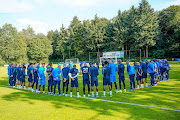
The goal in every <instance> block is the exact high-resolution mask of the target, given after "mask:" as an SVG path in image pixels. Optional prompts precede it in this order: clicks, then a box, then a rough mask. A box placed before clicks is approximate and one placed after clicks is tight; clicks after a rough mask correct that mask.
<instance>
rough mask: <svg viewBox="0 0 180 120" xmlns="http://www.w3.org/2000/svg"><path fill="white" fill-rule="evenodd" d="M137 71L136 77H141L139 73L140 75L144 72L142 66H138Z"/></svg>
mask: <svg viewBox="0 0 180 120" xmlns="http://www.w3.org/2000/svg"><path fill="white" fill-rule="evenodd" d="M136 70H137V73H136V75H137V76H139V74H138V72H139V73H140V74H141V72H142V68H141V66H140V65H137V66H136Z"/></svg>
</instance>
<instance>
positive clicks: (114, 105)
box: [0, 62, 180, 120]
mask: <svg viewBox="0 0 180 120" xmlns="http://www.w3.org/2000/svg"><path fill="white" fill-rule="evenodd" d="M170 66H171V70H170V81H163V82H161V83H159V84H158V85H157V86H155V87H149V88H144V89H140V90H136V91H133V92H129V91H127V92H126V93H115V89H114V86H113V97H109V96H108V95H107V94H106V96H107V97H106V98H102V97H101V95H102V94H103V91H102V90H103V85H102V74H101V73H100V75H99V77H98V79H99V95H100V97H99V98H92V99H90V98H89V97H87V98H76V97H75V95H76V91H75V88H74V91H73V95H74V97H72V98H70V97H64V96H61V97H59V96H51V95H47V94H46V95H43V94H36V93H32V92H31V91H28V90H19V89H13V88H10V87H7V86H8V76H7V73H6V72H7V67H0V85H1V86H0V119H1V120H7V119H10V120H16V119H18V120H21V119H30V120H33V119H41V120H44V119H67V120H69V119H91V120H93V119H108V120H110V119H116V120H117V119H121V120H122V119H129V120H134V119H135V120H141V119H142V120H147V119H154V120H155V119H158V120H179V119H180V64H179V63H171V62H170ZM53 67H57V65H54V66H53ZM100 70H101V68H100ZM125 74H126V89H128V88H129V79H128V75H127V73H125ZM78 81H79V86H80V95H81V96H82V95H83V90H82V75H81V74H80V75H79V77H78ZM148 82H149V83H150V81H149V78H148ZM26 84H27V82H26ZM2 85H5V86H2ZM61 85H62V84H61ZM118 85H119V84H118ZM118 88H119V87H118ZM46 90H47V86H46ZM61 90H62V89H61ZM106 90H108V87H107V89H106ZM86 92H87V88H86ZM143 105H145V106H143ZM167 108H168V109H167Z"/></svg>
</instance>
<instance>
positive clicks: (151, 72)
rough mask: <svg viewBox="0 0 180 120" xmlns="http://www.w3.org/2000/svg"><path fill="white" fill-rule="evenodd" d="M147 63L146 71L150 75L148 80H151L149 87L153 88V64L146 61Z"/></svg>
mask: <svg viewBox="0 0 180 120" xmlns="http://www.w3.org/2000/svg"><path fill="white" fill-rule="evenodd" d="M147 63H148V71H149V75H150V79H151V86H150V87H153V86H154V82H155V80H154V74H155V72H156V71H155V65H154V63H152V62H150V60H148V61H147Z"/></svg>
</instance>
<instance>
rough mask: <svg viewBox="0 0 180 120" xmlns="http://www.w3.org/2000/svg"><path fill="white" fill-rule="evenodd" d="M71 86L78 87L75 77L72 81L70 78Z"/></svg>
mask: <svg viewBox="0 0 180 120" xmlns="http://www.w3.org/2000/svg"><path fill="white" fill-rule="evenodd" d="M71 87H79V84H78V80H77V79H75V80H74V81H73V80H72V79H71Z"/></svg>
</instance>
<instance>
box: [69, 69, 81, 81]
mask: <svg viewBox="0 0 180 120" xmlns="http://www.w3.org/2000/svg"><path fill="white" fill-rule="evenodd" d="M69 73H71V76H72V77H75V78H76V79H77V74H78V73H79V71H78V69H76V68H71V69H70V71H69Z"/></svg>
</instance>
